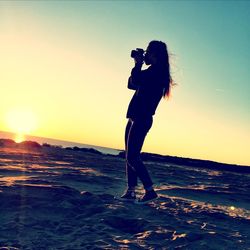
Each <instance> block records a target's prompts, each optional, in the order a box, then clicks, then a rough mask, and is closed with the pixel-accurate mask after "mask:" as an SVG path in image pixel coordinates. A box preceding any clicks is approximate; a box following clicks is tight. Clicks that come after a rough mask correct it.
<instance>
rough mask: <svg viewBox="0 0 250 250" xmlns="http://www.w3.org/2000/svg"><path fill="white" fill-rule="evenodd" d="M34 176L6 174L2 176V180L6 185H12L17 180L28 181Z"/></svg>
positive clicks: (0, 179) (0, 178)
mask: <svg viewBox="0 0 250 250" xmlns="http://www.w3.org/2000/svg"><path fill="white" fill-rule="evenodd" d="M32 177H34V176H5V177H0V182H5V183H4V184H5V185H6V186H12V185H13V184H14V183H15V182H16V181H27V180H29V179H31V178H32Z"/></svg>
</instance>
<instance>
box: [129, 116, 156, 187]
mask: <svg viewBox="0 0 250 250" xmlns="http://www.w3.org/2000/svg"><path fill="white" fill-rule="evenodd" d="M152 124H153V118H152V117H149V118H143V119H133V120H132V119H129V120H128V123H127V126H126V130H125V149H126V177H127V184H128V187H132V186H133V187H135V186H137V184H138V182H137V178H138V177H139V179H140V180H141V182H142V184H143V186H144V188H147V187H150V186H152V185H153V182H152V180H151V178H150V176H149V173H148V171H147V168H146V167H145V165H144V164H143V162H142V160H141V158H140V153H141V149H142V146H143V142H144V140H145V137H146V135H147V133H148V131H149V130H150V128H151V126H152Z"/></svg>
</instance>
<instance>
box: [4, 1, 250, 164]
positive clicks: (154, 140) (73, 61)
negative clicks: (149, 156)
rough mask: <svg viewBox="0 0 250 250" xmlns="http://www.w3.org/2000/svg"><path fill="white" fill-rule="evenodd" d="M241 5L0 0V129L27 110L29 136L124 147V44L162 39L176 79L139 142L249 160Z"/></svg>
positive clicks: (249, 97) (249, 31) (246, 32)
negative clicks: (142, 140)
mask: <svg viewBox="0 0 250 250" xmlns="http://www.w3.org/2000/svg"><path fill="white" fill-rule="evenodd" d="M249 9H250V2H249V1H1V2H0V57H1V60H0V86H1V99H0V130H2V131H11V132H17V131H15V130H17V128H18V126H21V125H17V126H13V123H14V124H19V121H20V119H22V118H20V117H24V118H25V117H26V118H25V120H26V123H27V121H28V123H29V124H31V123H34V124H33V127H32V128H30V131H29V132H30V134H32V135H36V136H41V137H49V138H55V139H62V140H68V141H75V142H80V143H86V144H93V145H99V146H106V147H111V148H118V149H123V148H124V130H125V126H126V122H127V120H126V118H125V116H126V111H127V107H128V103H129V101H130V99H131V97H132V95H133V91H132V90H129V89H127V79H128V76H129V74H130V71H131V68H132V67H133V60H132V59H131V58H130V51H131V50H132V49H134V48H138V47H139V48H146V46H147V44H148V42H149V41H151V40H161V41H164V42H166V43H167V45H168V49H169V52H170V54H171V56H170V63H171V72H172V77H173V79H174V80H175V82H176V83H177V84H178V85H177V86H176V87H175V88H174V89H173V90H172V97H171V98H170V100H169V101H167V100H162V101H161V103H160V105H159V107H158V110H157V112H156V115H155V116H154V124H153V127H152V129H151V130H150V132H149V134H148V136H147V138H146V140H145V144H144V147H143V151H144V152H153V153H160V154H164V155H175V156H182V157H191V158H199V159H208V160H214V161H219V162H225V163H236V164H244V165H250V70H249V69H250V48H249V44H250V28H249V23H250V14H249ZM10 120H12V121H11V122H12V124H11V122H10ZM22 126H25V122H24V125H22ZM27 126H28V125H27Z"/></svg>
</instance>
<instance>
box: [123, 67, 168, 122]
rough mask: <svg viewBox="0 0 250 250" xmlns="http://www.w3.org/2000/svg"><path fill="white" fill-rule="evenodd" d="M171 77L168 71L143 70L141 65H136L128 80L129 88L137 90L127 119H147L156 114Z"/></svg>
mask: <svg viewBox="0 0 250 250" xmlns="http://www.w3.org/2000/svg"><path fill="white" fill-rule="evenodd" d="M166 82H169V76H168V73H167V72H166V70H164V69H163V68H161V67H157V66H150V67H148V68H147V69H146V70H141V65H135V67H134V68H133V69H132V71H131V76H130V77H129V79H128V88H129V89H133V90H136V92H135V93H134V95H133V97H132V99H131V101H130V103H129V106H128V111H127V115H126V117H127V118H131V119H132V120H133V119H136V118H147V117H152V116H153V115H154V114H155V110H156V108H157V106H158V104H159V102H160V100H161V98H162V96H163V91H164V87H165V86H166Z"/></svg>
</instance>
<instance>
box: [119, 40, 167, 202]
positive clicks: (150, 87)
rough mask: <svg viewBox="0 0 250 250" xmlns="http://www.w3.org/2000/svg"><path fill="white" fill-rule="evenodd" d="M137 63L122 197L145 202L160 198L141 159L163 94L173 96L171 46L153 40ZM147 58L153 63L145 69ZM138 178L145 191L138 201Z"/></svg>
mask: <svg viewBox="0 0 250 250" xmlns="http://www.w3.org/2000/svg"><path fill="white" fill-rule="evenodd" d="M134 60H135V66H134V68H133V69H132V72H131V76H130V77H129V80H128V88H129V89H133V90H136V92H135V94H134V96H133V98H132V100H131V101H130V104H129V106H128V111H127V116H126V117H127V118H128V119H129V120H128V123H127V126H126V131H125V148H126V176H127V189H126V191H125V192H124V194H123V195H122V196H121V197H120V198H119V199H120V200H132V201H135V203H138V204H144V203H147V202H149V201H151V200H154V199H156V198H157V194H156V192H155V191H154V188H153V182H152V180H151V178H150V175H149V173H148V171H147V169H146V167H145V165H144V164H143V162H142V161H141V159H140V152H141V149H142V146H143V142H144V139H145V137H146V135H147V133H148V131H149V130H150V128H151V126H152V123H153V115H154V114H155V110H156V108H157V106H158V104H159V102H160V100H161V98H162V97H169V95H170V87H171V85H172V79H171V76H170V70H169V57H168V51H167V46H166V44H165V43H163V42H161V41H151V42H150V43H149V45H148V47H147V50H146V54H145V56H143V55H140V53H138V54H137V55H136V56H134ZM143 61H144V62H145V64H146V65H150V66H149V67H148V68H147V69H146V70H142V69H141V68H142V65H143ZM137 177H139V179H140V180H141V182H142V184H143V186H144V189H145V194H144V195H143V196H142V197H141V198H139V199H137V200H136V195H135V188H136V186H137Z"/></svg>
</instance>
